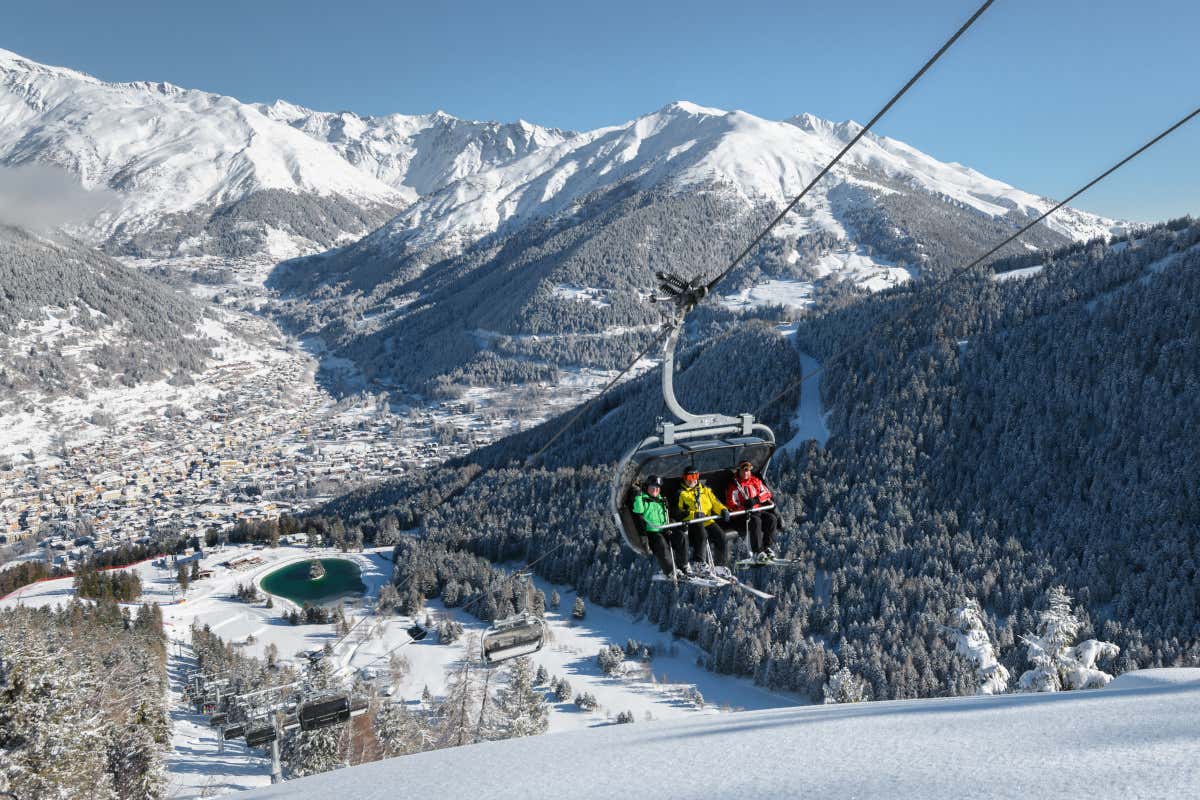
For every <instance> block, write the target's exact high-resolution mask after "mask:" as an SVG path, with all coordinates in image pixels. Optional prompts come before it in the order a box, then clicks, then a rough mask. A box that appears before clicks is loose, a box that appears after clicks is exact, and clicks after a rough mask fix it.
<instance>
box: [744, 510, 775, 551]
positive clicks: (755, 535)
mask: <svg viewBox="0 0 1200 800" xmlns="http://www.w3.org/2000/svg"><path fill="white" fill-rule="evenodd" d="M741 529H742V533H744V534H746V535H747V536H748V537H749V538H750V552H751V553H755V554H757V553H761V552H762V551H763V550H765V549H767V548H768V547H774V546H775V531H777V530H779V515H778V514H776V513H775V509H773V508H768V509H764V510H763V511H751V512H749V513H748V514H746V515H745V516H743V517H742V525H741Z"/></svg>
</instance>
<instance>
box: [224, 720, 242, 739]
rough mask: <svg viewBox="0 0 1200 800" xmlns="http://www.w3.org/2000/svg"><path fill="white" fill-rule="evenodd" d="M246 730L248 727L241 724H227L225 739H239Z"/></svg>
mask: <svg viewBox="0 0 1200 800" xmlns="http://www.w3.org/2000/svg"><path fill="white" fill-rule="evenodd" d="M245 732H246V727H245V726H244V725H241V724H234V725H227V726H226V727H225V741H229V740H230V739H237V738H239V737H241V735H242V734H244V733H245Z"/></svg>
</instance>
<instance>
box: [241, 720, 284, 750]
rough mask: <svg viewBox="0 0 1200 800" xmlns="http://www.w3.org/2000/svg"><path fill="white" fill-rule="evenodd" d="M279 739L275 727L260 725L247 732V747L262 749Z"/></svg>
mask: <svg viewBox="0 0 1200 800" xmlns="http://www.w3.org/2000/svg"><path fill="white" fill-rule="evenodd" d="M276 738H278V734H277V733H276V732H275V726H274V725H260V726H258V727H255V728H249V729H247V731H246V747H262V746H263V745H264V744H270V743H271V742H273V741H275V739H276Z"/></svg>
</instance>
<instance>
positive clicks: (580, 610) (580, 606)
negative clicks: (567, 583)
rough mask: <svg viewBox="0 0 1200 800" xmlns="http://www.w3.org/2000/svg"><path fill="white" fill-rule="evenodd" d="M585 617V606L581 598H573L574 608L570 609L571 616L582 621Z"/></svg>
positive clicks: (577, 596)
mask: <svg viewBox="0 0 1200 800" xmlns="http://www.w3.org/2000/svg"><path fill="white" fill-rule="evenodd" d="M586 615H587V606H586V605H584V603H583V597H581V596H579V595H576V596H575V607H574V608H573V609H571V616H573V617H574V618H575V619H583V618H584V617H585V616H586Z"/></svg>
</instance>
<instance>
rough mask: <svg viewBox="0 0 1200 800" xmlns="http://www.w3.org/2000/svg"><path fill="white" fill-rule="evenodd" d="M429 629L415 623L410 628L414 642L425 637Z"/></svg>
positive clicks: (410, 634) (409, 632)
mask: <svg viewBox="0 0 1200 800" xmlns="http://www.w3.org/2000/svg"><path fill="white" fill-rule="evenodd" d="M428 633H429V631H427V630H425V629H424V628H422V627H421V626H420V625H413V626H411V627H410V628H409V629H408V635H409V636H410V637H412V640H413V641H414V642H419V641H421V640H422V639H424V638H425V636H426V634H428Z"/></svg>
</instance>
